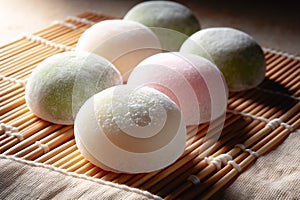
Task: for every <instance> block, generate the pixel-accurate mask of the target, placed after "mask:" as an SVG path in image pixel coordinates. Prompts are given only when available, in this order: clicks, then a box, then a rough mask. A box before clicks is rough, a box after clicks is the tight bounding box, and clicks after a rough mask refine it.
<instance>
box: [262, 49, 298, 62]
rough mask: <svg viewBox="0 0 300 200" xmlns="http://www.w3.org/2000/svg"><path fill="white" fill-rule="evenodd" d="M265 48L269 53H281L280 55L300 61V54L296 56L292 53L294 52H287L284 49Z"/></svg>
mask: <svg viewBox="0 0 300 200" xmlns="http://www.w3.org/2000/svg"><path fill="white" fill-rule="evenodd" d="M263 50H264V51H267V52H269V53H272V54H276V55H280V56H284V57H288V58H292V59H294V60H298V61H300V56H295V55H292V54H289V53H286V52H282V51H278V50H275V49H270V48H263Z"/></svg>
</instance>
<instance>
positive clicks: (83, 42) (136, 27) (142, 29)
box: [76, 20, 161, 79]
mask: <svg viewBox="0 0 300 200" xmlns="http://www.w3.org/2000/svg"><path fill="white" fill-rule="evenodd" d="M76 49H77V50H79V51H88V52H93V53H96V54H98V55H100V56H102V57H104V58H106V59H108V60H109V61H110V62H112V63H113V64H114V65H115V66H116V67H117V68H118V70H119V71H120V72H121V74H122V76H124V77H126V76H128V74H129V73H130V71H131V70H132V69H133V68H134V67H135V66H136V65H137V64H138V63H139V62H140V61H142V60H143V59H145V58H147V57H149V56H151V55H153V54H155V53H158V52H161V45H160V42H159V39H158V38H157V36H156V35H155V34H154V33H153V32H152V31H151V30H150V29H149V28H148V27H146V26H144V25H143V24H140V23H138V22H133V21H124V20H104V21H101V22H99V23H97V24H95V25H93V26H91V27H90V28H88V29H87V30H86V31H85V32H84V33H83V34H82V35H81V36H80V38H79V40H78V43H77V45H76ZM125 79H126V78H125Z"/></svg>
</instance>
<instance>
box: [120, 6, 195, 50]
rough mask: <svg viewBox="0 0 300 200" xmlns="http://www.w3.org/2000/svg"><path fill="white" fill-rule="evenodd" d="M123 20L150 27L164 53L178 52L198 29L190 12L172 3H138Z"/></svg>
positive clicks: (184, 7)
mask: <svg viewBox="0 0 300 200" xmlns="http://www.w3.org/2000/svg"><path fill="white" fill-rule="evenodd" d="M124 20H131V21H137V22H139V23H142V24H144V25H146V26H148V27H150V28H151V30H153V32H155V33H156V35H157V36H158V37H159V39H160V41H161V43H162V47H163V49H164V50H166V51H178V50H179V48H180V46H181V44H182V43H183V42H184V40H186V39H187V38H188V36H190V35H191V34H193V33H195V32H196V31H198V30H199V29H200V24H199V21H198V20H197V18H196V17H195V15H194V14H193V13H192V11H191V10H190V9H189V8H187V7H186V6H184V5H182V4H180V3H176V2H172V1H147V2H142V3H139V4H137V5H136V6H134V7H133V8H131V9H130V10H129V11H128V12H127V14H126V15H125V16H124Z"/></svg>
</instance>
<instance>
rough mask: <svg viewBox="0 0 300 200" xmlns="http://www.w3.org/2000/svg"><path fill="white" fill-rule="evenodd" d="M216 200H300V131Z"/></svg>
mask: <svg viewBox="0 0 300 200" xmlns="http://www.w3.org/2000/svg"><path fill="white" fill-rule="evenodd" d="M213 199H215V200H216V199H224V200H225V199H226V200H240V199H247V200H261V199H264V200H268V199H270V200H271V199H272V200H273V199H278V200H279V199H280V200H281V199H288V200H296V199H300V130H297V131H296V132H294V133H291V135H290V136H289V137H288V138H287V139H286V140H285V141H284V142H283V143H282V144H281V145H279V146H278V147H277V148H276V149H275V150H273V151H271V152H269V153H268V154H266V155H264V156H261V157H259V158H258V160H257V161H256V162H255V163H254V164H253V165H252V166H251V167H250V168H248V169H247V170H246V171H244V172H242V174H241V175H240V176H239V177H238V178H237V180H235V181H234V183H233V184H232V185H230V186H229V187H228V188H227V189H225V190H222V191H220V192H219V193H218V194H217V195H215V196H214V197H213Z"/></svg>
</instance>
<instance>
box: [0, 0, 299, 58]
mask: <svg viewBox="0 0 300 200" xmlns="http://www.w3.org/2000/svg"><path fill="white" fill-rule="evenodd" d="M138 2H141V1H138V0H131V1H129V0H110V1H104V0H27V1H25V0H10V1H7V0H0V27H1V29H0V45H1V44H5V43H7V42H9V41H12V40H14V39H16V38H17V37H19V36H20V35H21V34H22V33H32V32H34V31H37V30H39V29H42V28H44V27H46V26H48V25H50V24H51V23H52V22H53V21H54V20H64V19H65V18H66V17H67V16H69V15H77V14H79V13H82V12H85V11H95V12H98V13H103V14H108V15H112V16H116V17H123V16H124V15H125V14H126V12H127V11H128V10H129V9H130V8H131V7H132V6H134V5H135V4H137V3H138ZM179 2H181V3H182V4H184V5H186V6H188V7H189V8H190V9H191V10H192V11H193V12H194V13H195V15H196V16H197V17H198V19H199V21H200V23H201V26H202V28H207V27H217V26H228V27H234V28H237V29H240V30H242V31H245V32H247V33H248V34H250V35H252V36H253V37H254V38H255V39H256V40H257V42H258V43H259V44H261V45H262V46H263V47H268V48H274V49H277V50H281V51H285V52H288V53H292V54H298V55H299V54H300V9H299V6H297V5H296V2H297V1H290V0H288V1H242V0H241V1H236V0H234V1H224V0H223V1H216V0H203V1H201V0H188V1H179Z"/></svg>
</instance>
